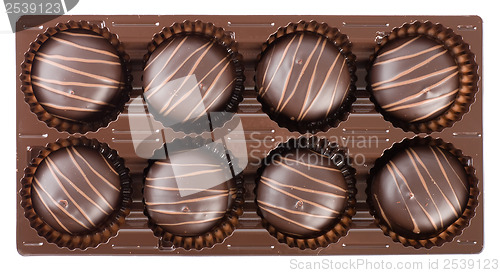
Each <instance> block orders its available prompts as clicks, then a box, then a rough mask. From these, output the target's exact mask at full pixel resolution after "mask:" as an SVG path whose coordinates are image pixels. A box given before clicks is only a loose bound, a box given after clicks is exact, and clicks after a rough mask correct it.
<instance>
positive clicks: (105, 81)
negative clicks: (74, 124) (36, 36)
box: [31, 29, 125, 122]
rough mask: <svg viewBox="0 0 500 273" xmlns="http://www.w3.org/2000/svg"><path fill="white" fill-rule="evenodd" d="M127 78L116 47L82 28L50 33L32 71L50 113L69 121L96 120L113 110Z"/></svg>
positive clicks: (41, 100) (36, 91)
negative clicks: (51, 34)
mask: <svg viewBox="0 0 500 273" xmlns="http://www.w3.org/2000/svg"><path fill="white" fill-rule="evenodd" d="M124 81H125V75H124V69H123V67H122V62H121V59H120V57H119V56H118V52H117V50H116V48H115V47H114V46H113V45H112V44H111V43H110V42H109V41H108V40H107V39H105V38H104V37H102V36H100V35H98V34H96V33H94V32H92V31H90V30H83V29H71V30H65V31H62V32H59V33H57V34H55V35H53V36H51V37H50V38H49V39H48V40H47V41H45V42H44V43H43V44H42V46H41V47H40V49H39V50H38V51H37V53H36V55H35V58H34V60H33V67H32V72H31V82H32V86H33V92H34V94H35V97H36V99H37V100H38V102H39V103H40V104H41V105H42V106H43V107H44V109H45V110H46V111H47V112H49V113H50V114H53V115H54V116H57V117H60V118H62V119H67V120H69V121H80V122H88V121H95V120H97V119H99V118H102V117H103V116H104V115H106V114H107V113H109V112H111V111H113V110H114V108H115V107H116V105H117V104H118V100H119V98H120V95H121V94H120V93H121V92H122V91H123V89H124V87H125V86H124Z"/></svg>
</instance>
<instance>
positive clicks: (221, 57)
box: [143, 35, 236, 124]
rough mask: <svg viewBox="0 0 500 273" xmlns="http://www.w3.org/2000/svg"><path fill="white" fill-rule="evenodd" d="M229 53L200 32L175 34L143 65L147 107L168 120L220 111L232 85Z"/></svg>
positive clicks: (233, 67)
mask: <svg viewBox="0 0 500 273" xmlns="http://www.w3.org/2000/svg"><path fill="white" fill-rule="evenodd" d="M235 79H236V72H235V65H234V63H233V62H232V60H231V58H230V53H229V52H228V51H227V50H226V49H225V48H224V47H223V46H222V45H220V44H218V43H217V42H216V41H214V40H211V39H209V38H207V37H204V36H201V35H186V36H184V37H177V36H174V37H172V38H171V39H170V40H166V41H164V42H163V43H162V44H161V45H160V46H159V47H158V48H156V49H155V51H154V52H153V53H152V54H151V56H150V58H149V60H148V62H147V63H146V65H145V68H144V78H143V80H144V81H143V87H144V96H145V98H146V101H147V102H148V106H149V108H150V110H151V111H152V112H153V113H154V114H155V116H156V117H157V118H158V119H160V120H161V121H163V120H165V121H166V122H167V123H168V124H176V123H182V122H186V121H187V120H191V119H197V118H199V117H200V116H203V115H205V114H206V113H207V112H219V111H223V110H224V109H225V107H226V104H227V102H229V100H230V99H231V93H232V91H233V89H234V87H235V84H236V83H235Z"/></svg>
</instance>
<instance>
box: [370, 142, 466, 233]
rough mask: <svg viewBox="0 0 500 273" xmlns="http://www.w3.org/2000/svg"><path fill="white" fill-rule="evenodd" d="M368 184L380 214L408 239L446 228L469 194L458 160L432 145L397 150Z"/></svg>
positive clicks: (456, 216) (461, 209)
mask: <svg viewBox="0 0 500 273" xmlns="http://www.w3.org/2000/svg"><path fill="white" fill-rule="evenodd" d="M370 187H371V193H372V198H374V202H373V204H374V206H375V210H376V212H377V213H378V214H379V215H380V217H381V218H382V219H383V220H384V221H385V222H386V223H387V225H388V226H389V227H391V228H392V229H394V231H395V232H397V233H399V234H402V235H405V236H409V237H411V238H414V237H415V238H416V237H417V236H419V238H425V237H426V236H434V235H436V234H438V233H439V232H441V231H442V230H444V229H446V228H447V227H448V226H449V225H450V224H452V223H453V222H454V221H455V220H457V219H458V218H459V217H460V215H461V214H462V212H463V210H464V209H465V205H466V204H467V201H468V197H469V190H468V185H467V176H466V172H465V170H464V168H463V167H462V165H461V163H460V162H459V161H458V160H457V158H455V157H454V156H453V155H451V154H450V153H449V152H447V151H445V150H442V149H441V148H439V147H432V146H415V147H408V148H406V149H405V150H401V151H400V152H399V153H398V154H396V155H394V156H393V157H392V159H390V160H389V161H388V163H387V164H386V165H385V167H384V168H382V169H381V170H380V171H379V172H378V173H377V174H375V176H374V179H373V181H372V184H371V185H370Z"/></svg>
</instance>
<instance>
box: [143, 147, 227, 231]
mask: <svg viewBox="0 0 500 273" xmlns="http://www.w3.org/2000/svg"><path fill="white" fill-rule="evenodd" d="M233 181H234V180H233V178H232V175H231V171H230V169H229V166H228V164H227V163H225V164H224V162H223V161H221V159H220V158H217V157H215V156H214V155H213V154H212V153H211V152H210V151H208V150H204V149H199V150H191V151H189V152H186V153H176V154H173V155H171V156H170V157H169V158H168V159H165V160H158V161H156V162H154V163H153V164H152V165H151V166H150V167H149V169H148V172H147V175H146V177H145V180H144V203H145V206H146V210H147V213H148V215H149V217H150V219H152V220H153V221H154V223H155V224H156V225H158V226H160V227H161V228H164V229H165V230H167V231H168V232H170V233H172V234H176V235H180V236H196V235H201V234H202V233H204V232H207V231H209V230H210V229H211V228H212V227H214V225H216V224H217V222H218V221H219V220H220V219H222V218H223V217H224V215H225V214H226V212H227V211H228V210H229V209H230V205H231V204H232V200H233V199H234V197H235V196H234V194H235V188H234V185H233V184H232V183H233Z"/></svg>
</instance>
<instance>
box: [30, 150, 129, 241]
mask: <svg viewBox="0 0 500 273" xmlns="http://www.w3.org/2000/svg"><path fill="white" fill-rule="evenodd" d="M31 192H32V196H31V199H32V202H33V208H34V210H35V212H36V214H37V215H38V216H39V217H40V218H41V219H42V220H43V221H44V222H45V223H47V224H48V225H49V226H50V227H52V228H53V229H55V230H57V231H59V232H61V233H66V234H72V235H78V234H87V233H91V232H92V231H95V230H99V229H101V228H102V225H103V224H104V223H105V222H106V220H108V218H109V217H110V216H111V215H112V213H113V212H114V211H116V210H118V209H120V205H121V201H122V200H121V182H120V176H119V175H118V173H117V172H116V170H115V169H114V168H113V167H112V166H111V165H110V163H109V162H108V161H107V160H106V159H105V158H104V157H103V155H101V154H100V153H99V152H98V151H97V150H95V149H92V148H88V147H80V146H71V147H67V148H61V149H59V150H57V151H54V152H52V153H50V154H49V155H48V156H47V157H45V158H44V159H43V161H42V162H41V163H40V164H39V166H38V167H37V169H36V172H35V174H34V176H33V180H32V186H31Z"/></svg>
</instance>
